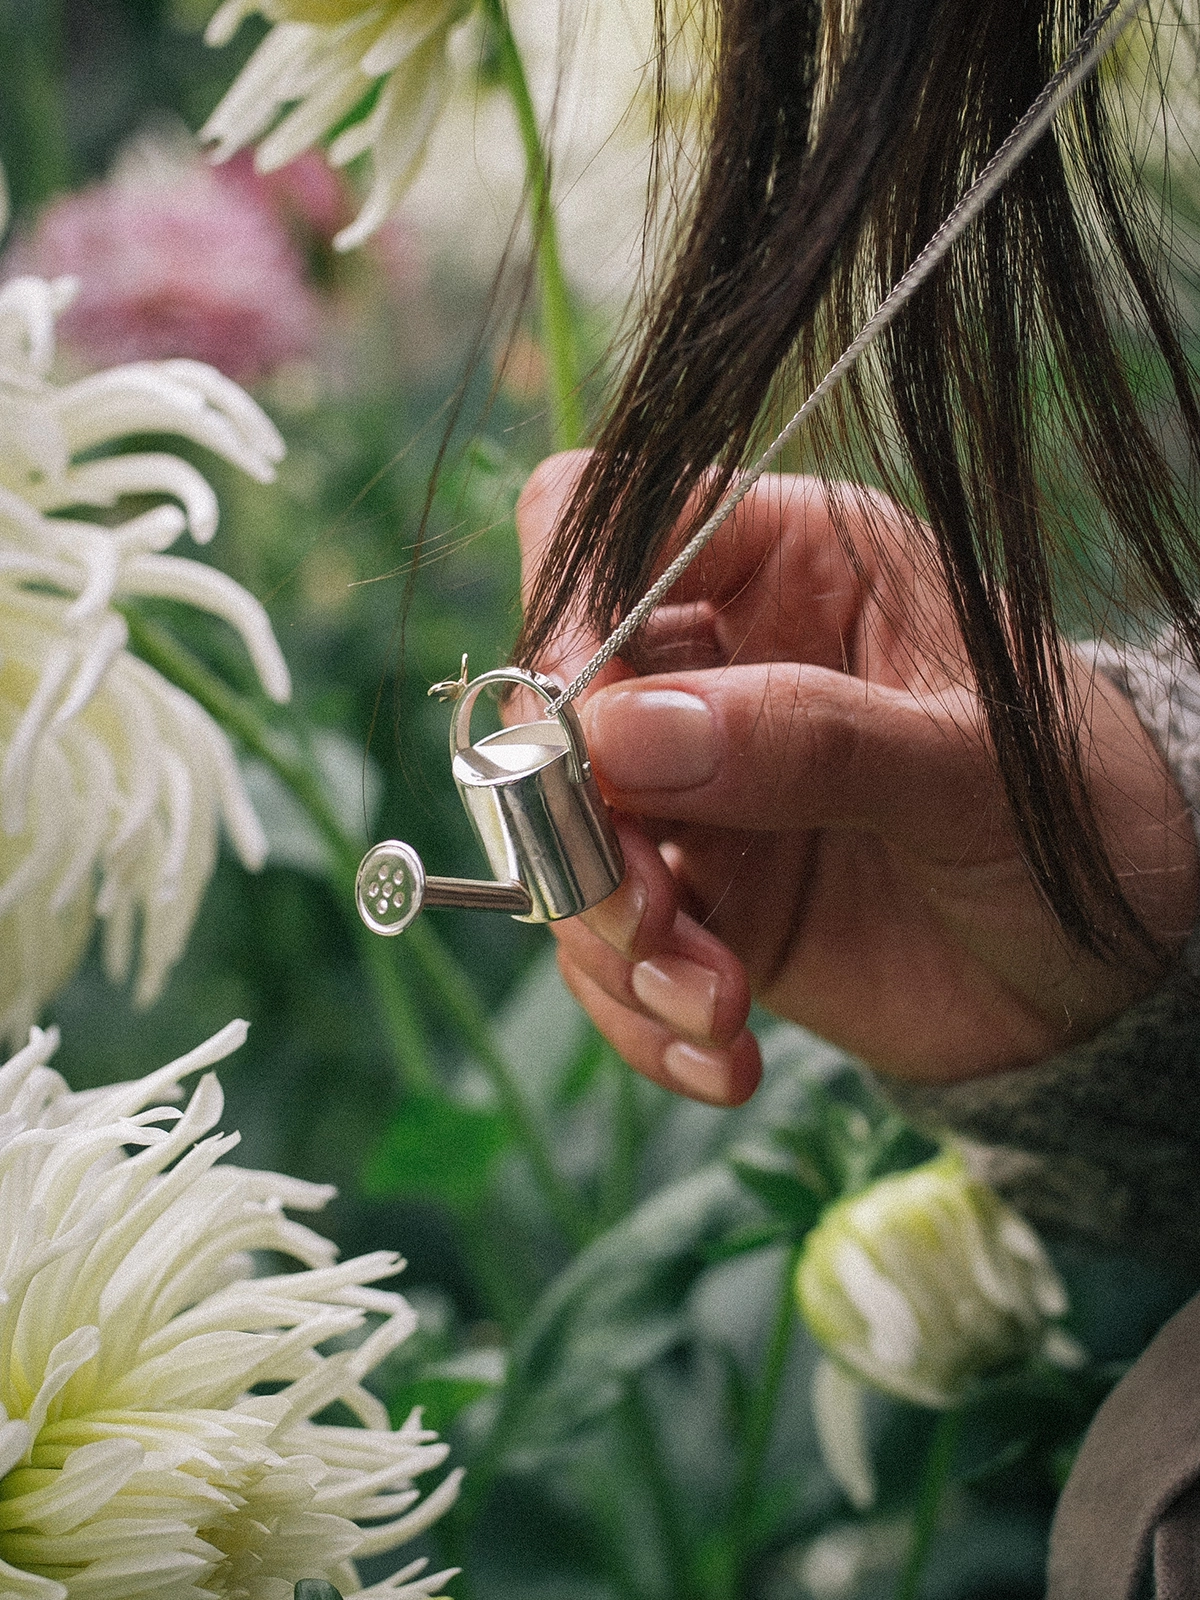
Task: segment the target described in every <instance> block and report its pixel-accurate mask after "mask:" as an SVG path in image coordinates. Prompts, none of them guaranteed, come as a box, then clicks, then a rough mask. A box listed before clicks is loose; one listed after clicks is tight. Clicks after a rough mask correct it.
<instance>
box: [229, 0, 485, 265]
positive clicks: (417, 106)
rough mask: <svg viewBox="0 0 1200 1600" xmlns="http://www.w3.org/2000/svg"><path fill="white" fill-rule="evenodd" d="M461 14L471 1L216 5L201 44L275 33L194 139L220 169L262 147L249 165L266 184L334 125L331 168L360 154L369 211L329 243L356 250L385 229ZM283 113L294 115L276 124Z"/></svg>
mask: <svg viewBox="0 0 1200 1600" xmlns="http://www.w3.org/2000/svg"><path fill="white" fill-rule="evenodd" d="M469 6H470V0H225V4H224V5H222V6H221V8H220V10H219V11H218V12H217V13H216V15H215V16H214V17H213V19H212V21H211V22H210V23H209V25H208V31H207V33H206V34H205V38H206V39H207V41H208V43H209V44H224V43H226V42H227V41H228V40H229V39H230V38H231V37H232V36H233V34H234V32H235V31H236V30H237V28H238V26H239V25H240V23H241V21H242V19H243V18H244V17H246V16H248V15H249V14H250V13H251V12H254V11H259V12H261V13H262V14H263V15H264V16H265V17H267V18H268V20H269V21H271V22H273V23H274V24H275V26H274V27H273V28H272V29H271V31H270V33H269V34H268V35H267V37H266V38H265V39H264V40H263V42H262V44H261V45H259V47H258V49H257V50H256V51H255V53H254V55H252V56H251V58H250V60H249V61H248V62H247V63H246V65H245V67H244V68H243V69H242V72H241V74H240V76H239V77H238V78H237V80H236V81H235V83H234V84H233V86H232V88H231V89H230V90H229V92H228V93H227V94H226V96H225V98H224V99H223V100H222V101H221V103H220V105H219V106H218V107H217V109H216V110H215V111H214V112H213V114H212V116H211V117H210V118H209V119H208V121H207V123H205V125H204V127H203V128H202V129H201V130H200V137H201V139H203V140H205V141H207V142H211V143H212V144H213V145H214V146H215V149H214V156H215V158H216V159H217V160H219V161H220V160H224V159H225V158H226V157H227V156H231V155H233V153H234V151H236V150H240V149H241V148H242V147H243V146H244V145H247V144H253V143H254V142H255V141H256V140H259V139H261V141H262V142H261V143H260V144H259V146H258V152H257V156H256V161H257V165H258V167H259V169H260V170H261V171H263V172H273V171H274V170H275V169H276V168H277V167H282V166H285V165H286V164H287V162H289V161H291V160H292V159H293V158H294V157H295V156H298V155H299V154H300V153H301V151H302V150H307V149H308V148H309V147H310V146H311V145H313V144H315V143H317V141H318V140H320V139H323V138H324V137H325V136H326V135H327V134H328V133H330V132H331V131H332V130H333V129H334V128H335V127H337V126H338V125H339V124H343V126H342V128H341V131H340V132H339V133H338V135H337V137H336V138H335V139H334V140H333V143H332V144H331V145H330V147H329V159H330V160H331V161H332V162H333V163H334V165H335V166H343V165H345V163H346V162H349V161H353V160H354V159H355V157H357V156H361V155H366V154H367V153H369V154H370V156H371V163H372V178H371V186H370V191H369V193H368V195H367V199H366V203H365V204H364V206H363V208H362V210H361V211H360V212H359V214H358V216H357V218H356V219H355V220H354V222H352V223H351V224H350V226H349V227H348V228H343V229H342V231H341V232H340V233H339V234H337V236H336V237H335V239H334V241H333V242H334V244H335V245H336V247H337V248H338V249H339V250H350V249H353V248H354V246H355V245H358V244H361V243H362V242H363V240H364V239H366V238H367V237H368V236H369V235H370V234H372V233H374V231H375V230H376V229H377V228H378V227H380V226H381V224H382V223H384V222H385V221H386V220H387V218H388V217H389V216H390V215H391V213H392V212H393V211H394V210H395V208H396V206H397V205H398V203H399V201H400V199H401V197H402V196H403V194H404V191H405V190H406V189H407V188H408V186H409V184H410V183H411V182H412V180H413V177H414V176H415V174H416V171H417V168H418V167H419V166H420V163H421V158H422V156H423V154H424V151H425V145H426V142H427V140H428V138H429V134H430V132H431V130H432V128H433V125H434V123H435V122H436V120H437V117H438V113H439V112H440V111H441V109H442V106H443V105H444V103H445V100H446V96H447V93H448V91H449V71H448V65H447V59H446V43H447V39H448V37H449V34H450V30H451V29H452V28H453V27H454V25H455V24H456V23H457V22H459V21H461V19H462V18H463V16H464V15H465V14H466V12H467V10H468V9H469ZM373 94H374V96H375V98H374V101H373V103H372V100H371V98H370V97H371V96H372V95H373ZM285 106H288V107H291V109H290V110H288V111H287V113H286V115H285V116H284V117H283V119H282V121H278V122H277V118H278V117H279V113H280V112H281V111H282V110H283V109H284V107H285ZM347 118H349V119H350V121H349V123H348V124H347V122H346V119H347ZM268 130H269V131H268ZM264 135H265V137H263V136H264Z"/></svg>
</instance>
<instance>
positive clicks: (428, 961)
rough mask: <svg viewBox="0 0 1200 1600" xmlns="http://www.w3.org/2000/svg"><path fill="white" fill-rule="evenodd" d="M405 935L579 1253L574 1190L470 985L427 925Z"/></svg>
mask: <svg viewBox="0 0 1200 1600" xmlns="http://www.w3.org/2000/svg"><path fill="white" fill-rule="evenodd" d="M404 937H405V939H406V940H407V941H408V942H409V944H410V946H411V948H412V950H413V953H414V954H415V956H416V958H417V961H418V963H419V965H420V967H421V970H422V972H423V973H424V975H425V977H426V978H427V979H428V980H429V982H430V983H431V985H432V987H433V989H434V991H435V992H436V994H437V997H438V1001H439V1003H440V1004H441V1006H442V1007H443V1008H444V1010H445V1012H446V1014H447V1015H448V1016H449V1017H450V1018H451V1020H452V1021H453V1022H454V1025H455V1027H456V1028H457V1030H458V1032H459V1035H460V1036H461V1038H462V1039H463V1040H464V1042H465V1043H466V1044H467V1046H468V1048H469V1049H470V1050H471V1051H472V1053H473V1054H474V1055H475V1056H476V1057H477V1058H478V1060H479V1062H480V1064H481V1065H482V1066H483V1067H484V1068H485V1069H486V1071H487V1073H488V1075H489V1077H490V1078H491V1080H492V1086H493V1088H494V1089H495V1091H496V1094H497V1096H498V1098H499V1100H500V1104H501V1107H502V1109H503V1111H504V1114H505V1116H506V1117H507V1118H508V1120H509V1123H510V1125H511V1127H512V1129H513V1131H514V1133H515V1134H516V1136H517V1138H518V1139H519V1140H520V1142H521V1145H522V1147H523V1148H524V1151H525V1155H526V1158H527V1160H528V1161H529V1164H530V1166H531V1167H532V1168H533V1170H534V1174H535V1176H536V1177H537V1180H538V1182H539V1184H540V1185H541V1188H542V1194H543V1197H544V1199H545V1201H546V1204H547V1205H548V1206H549V1207H550V1210H551V1212H552V1213H553V1215H554V1219H555V1221H556V1222H557V1223H558V1225H559V1227H560V1228H561V1229H562V1231H563V1233H564V1234H566V1236H567V1238H568V1239H569V1240H570V1242H571V1244H572V1245H573V1246H574V1247H575V1248H576V1249H579V1248H580V1247H581V1246H583V1245H584V1244H586V1243H587V1241H588V1238H589V1236H590V1233H591V1230H590V1228H589V1227H588V1219H587V1216H586V1213H585V1212H584V1209H583V1207H582V1206H581V1205H580V1203H579V1201H578V1199H577V1198H576V1196H575V1194H574V1192H573V1190H572V1189H571V1188H570V1187H569V1186H568V1185H567V1184H566V1183H565V1182H564V1181H563V1179H562V1178H561V1177H560V1176H559V1174H558V1171H557V1169H556V1167H555V1165H554V1162H553V1160H552V1159H551V1156H550V1149H549V1145H548V1143H547V1140H546V1138H545V1136H544V1134H543V1132H542V1129H541V1128H540V1127H539V1126H538V1123H537V1121H536V1120H535V1118H534V1116H533V1113H532V1112H531V1111H530V1109H529V1107H528V1105H527V1104H526V1102H525V1096H524V1095H523V1094H522V1092H521V1087H520V1084H519V1083H518V1081H517V1075H516V1073H515V1072H514V1071H513V1069H512V1067H511V1066H510V1064H509V1063H508V1062H507V1061H506V1060H505V1058H504V1057H503V1056H502V1055H501V1053H500V1052H499V1051H498V1050H497V1049H496V1045H495V1041H494V1039H493V1036H492V1029H491V1023H490V1021H489V1018H488V1014H487V1012H486V1011H485V1010H484V1008H483V1006H482V1005H481V1003H480V1000H479V997H478V995H477V994H476V993H475V990H474V987H473V986H472V985H471V983H470V981H469V980H468V978H467V976H466V974H465V973H464V972H463V969H462V968H461V966H459V964H458V962H457V961H455V959H454V957H453V956H452V955H451V954H450V952H449V950H447V949H446V946H445V945H444V944H443V943H442V941H441V940H440V939H439V938H438V936H437V934H436V933H434V931H433V929H432V928H431V927H430V926H429V924H428V923H427V922H421V921H419V920H418V921H417V922H414V923H413V924H412V926H411V927H410V928H409V929H408V930H407V932H406V933H405V936H404Z"/></svg>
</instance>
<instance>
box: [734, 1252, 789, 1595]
mask: <svg viewBox="0 0 1200 1600" xmlns="http://www.w3.org/2000/svg"><path fill="white" fill-rule="evenodd" d="M800 1249H801V1247H800V1246H799V1245H793V1246H792V1248H791V1249H790V1250H788V1252H787V1254H786V1256H785V1258H784V1263H783V1272H782V1275H781V1277H780V1282H779V1293H778V1296H777V1298H776V1301H775V1316H774V1320H773V1321H772V1323H771V1332H770V1335H769V1337H768V1339H767V1348H766V1352H765V1354H764V1356H763V1364H762V1372H761V1375H760V1377H759V1382H758V1387H757V1388H756V1389H755V1391H754V1394H753V1396H752V1398H751V1401H750V1405H749V1409H748V1412H747V1416H746V1423H745V1427H744V1428H743V1430H742V1440H741V1460H740V1462H739V1464H738V1476H737V1483H736V1485H735V1486H734V1491H733V1501H732V1504H731V1506H730V1510H729V1539H728V1549H729V1590H728V1592H729V1595H730V1596H731V1597H736V1596H737V1595H740V1594H741V1593H742V1592H743V1589H744V1584H745V1575H746V1571H745V1569H746V1566H747V1564H748V1562H749V1561H750V1558H751V1556H752V1555H753V1551H754V1507H755V1502H756V1501H757V1498H758V1491H759V1486H760V1484H761V1482H762V1472H763V1464H764V1462H765V1461H766V1457H767V1450H768V1449H769V1448H770V1444H771V1432H772V1429H773V1427H774V1423H775V1408H776V1405H777V1403H778V1400H779V1387H780V1384H781V1383H782V1382H783V1374H784V1369H785V1367H786V1366H787V1357H788V1351H789V1349H790V1348H791V1343H792V1325H793V1322H794V1321H795V1316H796V1295H795V1288H794V1284H795V1277H796V1266H797V1263H798V1262H799V1260H800Z"/></svg>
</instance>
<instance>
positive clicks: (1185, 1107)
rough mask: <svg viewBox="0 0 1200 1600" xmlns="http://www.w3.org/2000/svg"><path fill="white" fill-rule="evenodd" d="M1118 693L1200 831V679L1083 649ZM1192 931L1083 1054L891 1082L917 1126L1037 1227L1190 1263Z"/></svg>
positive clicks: (1176, 665) (1194, 1187) (1197, 1233)
mask: <svg viewBox="0 0 1200 1600" xmlns="http://www.w3.org/2000/svg"><path fill="white" fill-rule="evenodd" d="M1089 648H1090V649H1091V650H1093V651H1094V653H1095V659H1096V666H1097V668H1098V670H1100V671H1102V672H1104V673H1105V674H1106V675H1107V676H1108V677H1109V678H1111V679H1112V681H1113V682H1114V683H1116V685H1117V686H1118V687H1119V688H1120V689H1121V690H1122V691H1123V692H1124V693H1125V694H1126V695H1128V696H1129V699H1130V700H1131V701H1132V703H1133V706H1134V709H1135V710H1136V712H1137V714H1138V717H1139V720H1140V721H1141V722H1142V724H1143V726H1145V727H1146V729H1147V730H1148V732H1149V733H1150V734H1151V736H1152V737H1153V739H1154V740H1155V742H1156V744H1157V745H1158V747H1159V749H1160V750H1161V751H1162V753H1163V755H1164V757H1165V759H1166V760H1167V763H1168V765H1169V767H1170V770H1171V772H1172V774H1173V776H1174V777H1175V779H1176V782H1177V783H1178V784H1179V787H1180V789H1181V791H1182V792H1183V794H1184V797H1185V798H1186V800H1187V802H1188V804H1189V806H1190V807H1191V812H1192V819H1193V824H1194V825H1195V824H1197V822H1198V821H1200V670H1198V669H1197V667H1196V665H1195V663H1194V662H1192V661H1191V660H1190V659H1189V658H1188V657H1187V656H1186V655H1185V654H1184V653H1183V652H1182V651H1181V650H1180V649H1179V648H1178V647H1177V645H1176V644H1175V641H1174V639H1173V637H1172V636H1170V635H1168V636H1164V638H1162V639H1161V640H1159V641H1157V642H1156V643H1155V644H1154V645H1152V646H1150V647H1149V648H1147V649H1141V650H1125V651H1120V652H1118V651H1116V650H1113V649H1111V648H1110V647H1107V646H1091V647H1089ZM1197 975H1200V929H1197V930H1194V931H1193V934H1192V937H1191V939H1190V940H1189V943H1188V946H1187V949H1186V951H1185V953H1184V957H1183V959H1182V960H1181V962H1180V963H1179V965H1178V967H1177V968H1176V970H1175V971H1174V972H1172V973H1171V975H1170V976H1169V977H1168V979H1167V980H1166V982H1165V983H1164V984H1163V986H1162V987H1161V988H1160V989H1159V990H1158V991H1157V992H1155V993H1154V994H1152V995H1150V996H1148V997H1147V998H1146V999H1144V1000H1142V1001H1140V1002H1139V1003H1138V1004H1137V1005H1135V1006H1133V1007H1132V1008H1131V1009H1130V1010H1128V1011H1126V1012H1125V1013H1124V1014H1123V1015H1122V1016H1120V1017H1118V1018H1117V1019H1116V1020H1115V1021H1114V1022H1112V1023H1111V1024H1110V1025H1109V1026H1108V1027H1107V1028H1106V1029H1105V1030H1104V1031H1103V1032H1102V1033H1101V1034H1099V1035H1098V1036H1097V1037H1096V1038H1094V1039H1092V1040H1090V1041H1089V1042H1088V1043H1087V1044H1086V1045H1082V1046H1079V1047H1077V1048H1075V1049H1073V1050H1071V1051H1069V1052H1066V1053H1064V1054H1063V1055H1060V1056H1055V1057H1053V1058H1052V1059H1050V1060H1047V1061H1045V1062H1042V1063H1041V1064H1040V1065H1038V1066H1035V1067H1031V1068H1025V1069H1023V1070H1021V1071H1019V1072H1010V1073H1003V1074H999V1075H996V1076H994V1077H989V1078H981V1079H972V1080H969V1081H967V1082H964V1083H956V1084H951V1085H947V1086H931V1085H912V1084H895V1083H889V1084H887V1085H886V1086H885V1093H886V1094H887V1095H888V1096H889V1098H890V1099H891V1100H892V1101H893V1102H894V1103H895V1104H896V1105H897V1106H898V1107H899V1109H900V1110H901V1111H902V1112H903V1113H904V1114H905V1115H906V1116H908V1117H909V1118H910V1119H911V1120H912V1121H914V1122H916V1123H917V1124H919V1125H921V1126H923V1127H926V1128H930V1129H933V1130H935V1131H939V1132H944V1131H950V1132H953V1133H954V1134H956V1135H957V1136H958V1138H959V1142H960V1143H961V1144H962V1146H963V1148H964V1150H965V1151H966V1154H967V1156H968V1159H969V1161H970V1164H971V1166H972V1168H973V1169H974V1171H975V1172H976V1173H977V1175H978V1176H980V1177H982V1178H985V1179H986V1180H987V1181H988V1182H990V1183H992V1184H993V1185H994V1186H995V1187H997V1188H998V1189H999V1190H1000V1191H1001V1192H1002V1193H1003V1194H1005V1195H1006V1197H1007V1198H1009V1199H1011V1200H1012V1201H1013V1202H1014V1203H1015V1204H1016V1205H1017V1206H1019V1207H1020V1209H1021V1210H1023V1211H1024V1212H1025V1214H1026V1215H1027V1216H1028V1217H1029V1218H1030V1219H1031V1220H1032V1221H1034V1222H1035V1223H1037V1224H1039V1225H1041V1226H1043V1227H1048V1228H1052V1229H1056V1230H1059V1229H1067V1230H1069V1231H1071V1232H1075V1233H1078V1234H1083V1235H1085V1236H1087V1237H1090V1238H1091V1239H1093V1240H1094V1241H1096V1242H1097V1243H1101V1244H1104V1245H1108V1246H1113V1247H1116V1248H1120V1249H1123V1250H1132V1251H1136V1252H1138V1253H1140V1254H1149V1255H1152V1256H1157V1257H1159V1258H1162V1259H1167V1260H1170V1261H1173V1262H1174V1263H1175V1264H1177V1265H1180V1266H1183V1265H1187V1266H1190V1267H1200V1181H1198V1178H1200V981H1198V976H1197Z"/></svg>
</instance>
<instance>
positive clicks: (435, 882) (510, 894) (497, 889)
mask: <svg viewBox="0 0 1200 1600" xmlns="http://www.w3.org/2000/svg"><path fill="white" fill-rule="evenodd" d="M425 904H426V905H427V906H458V907H459V909H460V910H463V911H511V912H512V914H513V916H515V917H525V916H528V915H529V912H530V909H531V907H532V902H531V900H530V898H529V890H528V889H527V888H526V887H525V885H524V884H523V883H493V882H492V880H491V879H490V878H426V879H425Z"/></svg>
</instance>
